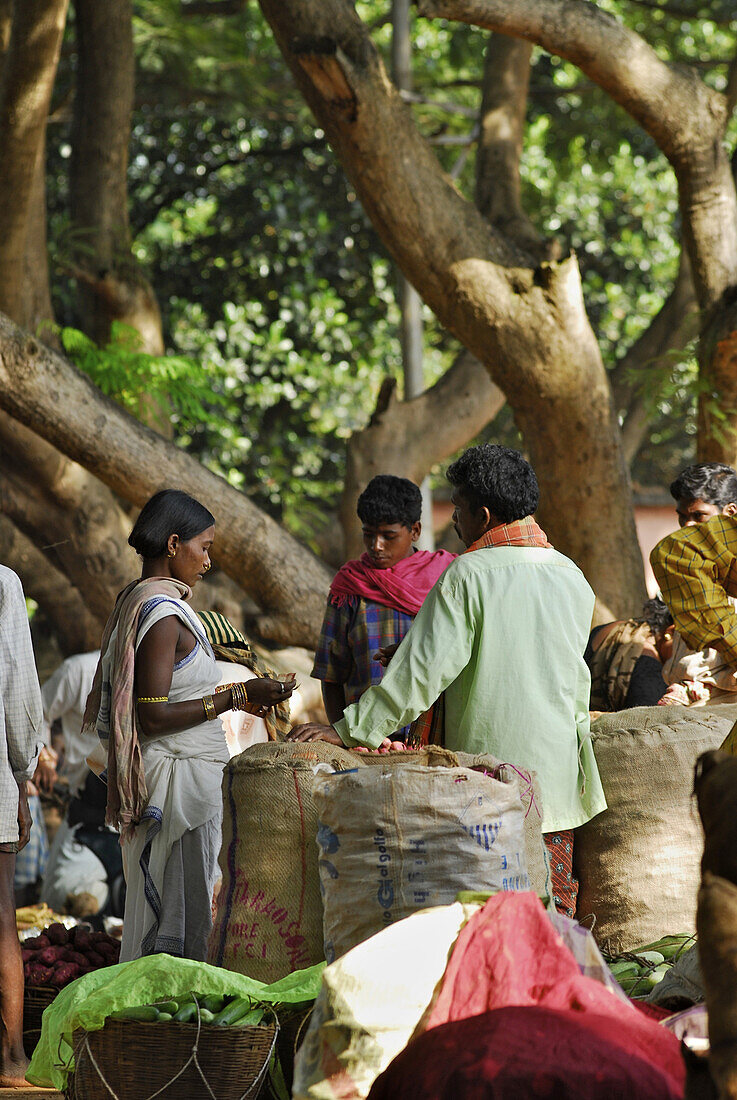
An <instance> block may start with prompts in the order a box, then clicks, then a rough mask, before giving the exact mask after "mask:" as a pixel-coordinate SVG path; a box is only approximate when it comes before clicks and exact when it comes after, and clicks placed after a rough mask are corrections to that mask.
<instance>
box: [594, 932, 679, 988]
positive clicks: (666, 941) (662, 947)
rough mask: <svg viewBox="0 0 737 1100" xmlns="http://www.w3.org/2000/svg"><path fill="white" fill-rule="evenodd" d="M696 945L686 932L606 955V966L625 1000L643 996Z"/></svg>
mask: <svg viewBox="0 0 737 1100" xmlns="http://www.w3.org/2000/svg"><path fill="white" fill-rule="evenodd" d="M695 942H696V937H695V936H693V935H689V933H688V932H681V933H678V934H676V935H671V936H662V937H661V939H659V940H656V941H655V943H647V944H645V945H644V946H643V947H637V948H635V949H634V950H632V951H625V952H623V953H622V954H621V955H617V956H615V957H612V956H607V955H605V956H604V957H605V958H606V961H607V963H608V964H609V969H610V970H611V972H612V974H613V975H614V977H615V978H616V979H617V981H618V982H619V984H620V986H621V987H622V989H623V990H624V992H625V993H626V994H627V996H628V997H633V998H635V999H636V998H638V997H647V995H648V994H649V993H650V992H651V991H652V990H653V989H654V988H655V986H656V985H657V984H658V983H659V982H661V981H662V980H663V978H664V977H665V975H666V974H667V973H668V971H669V970H670V968H671V967H672V966H673V964H674V963H675V962H676V961H677V960H678V959H679V958H680V957H681V955H683V954H684V953H685V952H686V951H688V949H689V948H690V947H693V945H694V944H695Z"/></svg>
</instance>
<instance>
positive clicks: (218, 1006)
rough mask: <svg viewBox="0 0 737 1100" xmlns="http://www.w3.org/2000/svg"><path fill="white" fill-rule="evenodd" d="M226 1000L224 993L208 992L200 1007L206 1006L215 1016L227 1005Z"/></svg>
mask: <svg viewBox="0 0 737 1100" xmlns="http://www.w3.org/2000/svg"><path fill="white" fill-rule="evenodd" d="M225 1000H226V999H225V997H224V996H223V995H222V993H208V995H207V996H206V997H203V998H202V1000H201V1001H200V1009H203V1008H204V1009H205V1010H206V1011H207V1012H212V1014H213V1016H214V1015H216V1013H218V1012H220V1011H221V1010H222V1009H223V1008H224V1007H225Z"/></svg>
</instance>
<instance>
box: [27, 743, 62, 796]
mask: <svg viewBox="0 0 737 1100" xmlns="http://www.w3.org/2000/svg"><path fill="white" fill-rule="evenodd" d="M57 760H58V757H57V755H56V753H55V752H54V750H53V749H42V750H41V755H40V756H39V758H38V764H37V766H36V771H35V772H34V774H33V782H34V783H35V784H36V786H37V787H38V788H39V790H42V791H52V790H53V789H54V783H56V764H57Z"/></svg>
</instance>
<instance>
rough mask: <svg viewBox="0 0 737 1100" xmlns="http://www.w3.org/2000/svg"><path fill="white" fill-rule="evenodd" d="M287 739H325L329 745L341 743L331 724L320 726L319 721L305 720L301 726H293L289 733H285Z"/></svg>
mask: <svg viewBox="0 0 737 1100" xmlns="http://www.w3.org/2000/svg"><path fill="white" fill-rule="evenodd" d="M287 741H327V742H328V744H330V745H343V742H342V741H341V739H340V737H339V736H338V733H337V731H336V730H335V729H333V727H332V726H322V725H320V723H319V722H307V723H306V724H305V725H303V726H295V727H294V728H293V730H292V731H291V733H288V734H287ZM343 748H345V745H343Z"/></svg>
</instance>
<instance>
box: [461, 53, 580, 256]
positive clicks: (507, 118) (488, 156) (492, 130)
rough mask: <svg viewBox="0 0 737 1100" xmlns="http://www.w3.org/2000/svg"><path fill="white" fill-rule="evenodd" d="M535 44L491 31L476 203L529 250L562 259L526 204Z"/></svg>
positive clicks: (477, 160) (482, 107)
mask: <svg viewBox="0 0 737 1100" xmlns="http://www.w3.org/2000/svg"><path fill="white" fill-rule="evenodd" d="M531 56H532V46H531V45H529V43H527V42H521V41H519V39H515V38H508V37H507V36H506V35H503V34H492V35H490V36H489V41H488V43H487V47H486V58H485V62H484V81H483V89H482V95H481V111H480V134H479V142H478V150H477V153H476V205H477V207H478V208H479V210H480V211H481V213H482V214H483V215H484V217H485V218H487V220H488V221H489V222H490V223H491V224H492V225H493V226H495V227H496V228H497V229H500V230H501V231H502V232H503V233H505V234H506V235H507V236H508V237H511V238H512V239H513V240H515V241H517V242H518V244H519V246H520V247H521V248H523V249H524V250H525V251H526V252H530V253H531V254H532V255H534V256H536V257H537V258H538V262H540V261H542V260H552V259H558V258H559V256H560V251H559V249H558V248H557V246H556V243H555V242H554V241H551V242H548V241H546V240H545V239H544V238H543V237H542V235H541V234H540V233H539V232H538V231H537V229H536V228H535V226H534V225H533V223H532V221H531V220H530V218H529V217H528V216H527V214H526V213H525V211H524V210H523V208H522V201H521V197H520V175H519V162H520V157H521V155H522V148H523V144H524V131H525V117H526V111H527V95H528V91H529V85H530V57H531Z"/></svg>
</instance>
